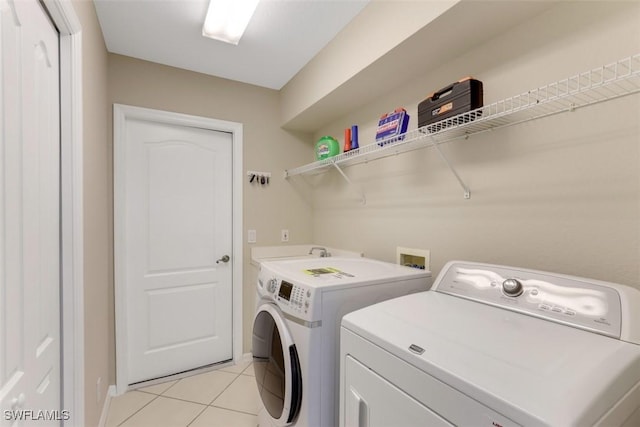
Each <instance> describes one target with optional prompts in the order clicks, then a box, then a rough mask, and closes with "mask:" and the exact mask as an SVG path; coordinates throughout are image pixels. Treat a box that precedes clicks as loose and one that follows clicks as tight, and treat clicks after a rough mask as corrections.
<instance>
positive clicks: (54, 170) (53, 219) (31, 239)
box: [0, 0, 69, 426]
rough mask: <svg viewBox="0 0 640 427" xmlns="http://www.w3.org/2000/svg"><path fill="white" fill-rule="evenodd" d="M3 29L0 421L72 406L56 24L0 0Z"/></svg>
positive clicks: (24, 5) (33, 7) (39, 418)
mask: <svg viewBox="0 0 640 427" xmlns="http://www.w3.org/2000/svg"><path fill="white" fill-rule="evenodd" d="M0 34H1V35H0V62H1V63H2V68H1V71H0V82H1V88H0V134H1V135H2V149H1V150H0V193H1V194H0V235H1V239H0V242H1V243H0V319H1V320H0V408H1V409H2V421H0V422H2V423H6V425H30V424H31V422H32V420H33V422H34V423H36V424H37V425H42V426H44V425H59V424H60V420H61V419H63V418H66V417H67V416H69V414H66V413H62V412H61V411H60V409H61V408H60V373H61V372H60V111H59V104H60V95H59V52H58V33H57V31H56V29H55V28H54V26H53V25H52V24H51V22H50V20H49V18H48V16H47V15H46V13H45V12H44V10H43V9H42V7H41V5H40V3H39V2H37V1H35V0H24V1H9V0H0ZM5 411H9V412H5ZM3 425H4V424H3Z"/></svg>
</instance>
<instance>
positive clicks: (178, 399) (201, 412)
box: [117, 366, 257, 427]
mask: <svg viewBox="0 0 640 427" xmlns="http://www.w3.org/2000/svg"><path fill="white" fill-rule="evenodd" d="M247 369H249V366H247V367H246V368H245V369H243V370H242V371H241V372H239V373H236V372H229V371H223V370H222V369H221V370H220V371H222V372H226V373H229V374H235V378H234V379H233V380H232V381H231V382H230V383H229V384H227V386H226V387H225V388H224V389H222V391H221V392H220V393H218V394H217V395H216V396H215V397H214V398H213V399H212V400H211V401H210V402H209V403H208V404H207V403H201V402H194V401H191V400H186V399H180V398H176V397H171V396H165V395H164V393H166V392H168V391H169V390H170V389H171V388H173V387H174V386H175V385H176V384H178V383H179V382H180V381H181V380H182V379H180V380H177V381H176V382H175V383H173V384H171V386H169V387H168V388H167V389H166V390H164V391H163V392H162V393H161V394H157V393H153V392H150V391H143V390H140V389H137V390H131V391H137V392H139V393H144V394H149V395H152V396H155V397H154V398H153V399H151V400H150V401H149V402H147V403H146V404H144V405H143V406H141V407H140V408H138V409H137V410H136V411H135V412H134V413H132V414H131V415H129V416H128V417H127V418H125V419H124V420H123V421H122V422H121V423H119V424H118V426H117V427H119V426H122V425H123V424H124V423H126V422H127V421H128V420H129V419H131V418H132V417H133V416H134V415H136V414H137V413H138V412H140V411H141V410H142V409H144V408H145V407H147V406H148V405H150V404H151V402H153V401H155V400H157V399H158V398H159V397H164V398H166V399H173V400H177V401H179V402H185V403H192V404H195V405H201V406H203V408H202V410H201V411H200V412H199V413H198V414H197V415H196V416H195V417H194V418H193V419H192V420H191V421H190V422H189V424H187V426H186V427H189V426H190V425H191V424H193V422H194V421H195V420H197V419H198V417H200V416H201V415H202V414H203V413H204V411H206V409H207V408H209V407H212V408H217V409H223V410H226V411H231V412H236V413H239V414H244V415H250V416H257V414H254V413H251V412H245V411H239V410H236V409H231V408H225V407H223V406H216V405H214V404H213V402H215V400H216V399H217V398H219V397H220V396H221V395H222V394H223V393H224V392H225V391H227V389H228V388H229V387H231V385H232V384H233V383H234V382H235V381H236V380H238V378H240V376H245V377H253V378H255V375H250V374H245V373H244V372H245V371H246V370H247ZM131 391H130V392H131Z"/></svg>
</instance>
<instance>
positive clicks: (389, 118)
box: [376, 108, 409, 146]
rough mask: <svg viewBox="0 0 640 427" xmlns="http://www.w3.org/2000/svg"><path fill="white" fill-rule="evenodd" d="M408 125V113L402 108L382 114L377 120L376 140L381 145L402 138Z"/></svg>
mask: <svg viewBox="0 0 640 427" xmlns="http://www.w3.org/2000/svg"><path fill="white" fill-rule="evenodd" d="M408 126H409V115H408V114H407V111H406V110H405V109H404V108H396V109H395V110H394V111H393V112H391V113H387V114H383V115H382V116H381V117H380V121H379V122H378V130H377V131H376V142H377V143H378V145H380V146H383V145H387V144H390V143H392V142H396V141H401V140H403V139H404V134H405V133H406V132H407V127H408Z"/></svg>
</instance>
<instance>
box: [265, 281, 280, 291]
mask: <svg viewBox="0 0 640 427" xmlns="http://www.w3.org/2000/svg"><path fill="white" fill-rule="evenodd" d="M277 286H278V279H276V278H273V279H269V282H267V290H268V291H269V292H271V293H274V292H275V291H276V287H277Z"/></svg>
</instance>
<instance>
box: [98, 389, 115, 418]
mask: <svg viewBox="0 0 640 427" xmlns="http://www.w3.org/2000/svg"><path fill="white" fill-rule="evenodd" d="M115 395H116V386H115V385H110V386H109V388H108V389H107V396H106V397H105V399H104V405H103V406H102V414H100V422H99V423H98V427H105V426H106V425H107V417H108V416H109V407H110V406H111V398H112V397H114V396H115Z"/></svg>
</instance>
